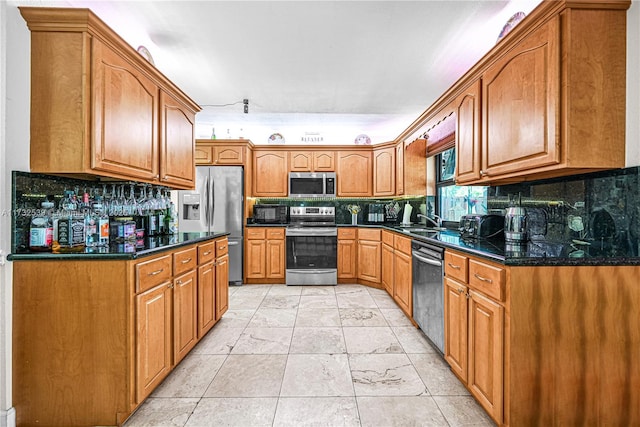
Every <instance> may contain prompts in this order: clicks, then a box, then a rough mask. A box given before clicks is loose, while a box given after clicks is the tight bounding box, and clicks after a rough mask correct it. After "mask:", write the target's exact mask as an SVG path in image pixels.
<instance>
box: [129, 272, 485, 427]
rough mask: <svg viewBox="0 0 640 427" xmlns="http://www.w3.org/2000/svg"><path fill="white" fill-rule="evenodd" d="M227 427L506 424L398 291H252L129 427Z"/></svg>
mask: <svg viewBox="0 0 640 427" xmlns="http://www.w3.org/2000/svg"><path fill="white" fill-rule="evenodd" d="M227 425H229V426H243V427H245V426H403V427H404V426H492V425H494V424H493V423H492V421H491V420H490V418H489V417H488V416H487V415H486V413H485V412H484V411H483V410H482V409H481V407H480V406H479V405H478V404H477V403H476V402H475V400H474V399H473V398H472V397H471V396H469V393H468V392H467V391H466V389H465V388H464V387H463V386H462V385H461V384H460V382H459V381H458V380H457V379H456V378H455V377H454V375H453V374H452V373H451V372H450V371H449V367H448V365H447V364H446V363H445V362H444V360H443V359H442V358H441V356H440V355H439V354H437V353H436V352H435V350H434V349H433V348H432V347H431V346H430V344H429V343H428V342H427V341H426V340H425V338H424V337H423V335H422V333H421V332H420V331H419V330H418V329H416V328H414V327H413V326H412V325H411V323H410V322H409V321H408V319H407V318H406V317H405V316H404V314H403V313H402V311H400V309H399V308H398V307H397V306H396V304H395V303H394V301H393V300H392V299H391V298H390V297H389V296H388V295H387V294H386V292H384V291H381V290H378V289H372V288H368V287H365V286H361V285H338V286H296V287H292V286H284V285H245V286H239V287H232V288H231V289H230V296H229V311H227V313H226V314H225V315H224V317H223V318H222V320H220V322H218V324H217V325H216V326H215V327H214V328H213V330H211V332H210V333H209V334H208V335H207V336H206V337H204V339H203V340H202V341H201V342H200V343H199V344H198V345H197V346H196V347H195V349H194V350H193V351H192V352H191V353H190V354H189V355H188V356H187V357H186V358H185V359H184V360H183V361H182V362H181V363H180V365H178V366H177V367H176V369H175V370H174V371H173V372H172V373H171V375H169V377H167V379H166V380H165V381H164V382H163V383H162V384H161V385H160V386H159V387H158V388H157V389H156V390H155V391H154V392H153V394H152V395H151V396H150V397H149V398H148V399H147V400H146V402H145V403H144V404H143V405H142V406H141V407H140V408H139V409H138V411H137V412H136V413H135V414H134V415H133V416H132V417H131V418H130V419H129V420H128V422H127V423H126V424H125V426H126V427H134V426H187V427H193V426H227Z"/></svg>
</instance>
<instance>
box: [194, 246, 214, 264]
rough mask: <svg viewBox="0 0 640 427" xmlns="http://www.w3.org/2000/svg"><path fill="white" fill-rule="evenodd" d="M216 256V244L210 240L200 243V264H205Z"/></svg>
mask: <svg viewBox="0 0 640 427" xmlns="http://www.w3.org/2000/svg"><path fill="white" fill-rule="evenodd" d="M215 257H216V244H215V242H209V243H205V244H202V245H198V264H204V263H206V262H209V261H211V260H212V259H214V258H215Z"/></svg>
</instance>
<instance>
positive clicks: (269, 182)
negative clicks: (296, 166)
mask: <svg viewBox="0 0 640 427" xmlns="http://www.w3.org/2000/svg"><path fill="white" fill-rule="evenodd" d="M288 176H289V174H288V156H287V153H286V152H285V151H257V150H255V151H254V152H253V195H254V196H255V197H287V195H288V194H289V183H288V181H289V178H288Z"/></svg>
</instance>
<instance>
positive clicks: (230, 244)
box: [229, 241, 240, 246]
mask: <svg viewBox="0 0 640 427" xmlns="http://www.w3.org/2000/svg"><path fill="white" fill-rule="evenodd" d="M239 244H240V242H232V241H229V246H237V245H239Z"/></svg>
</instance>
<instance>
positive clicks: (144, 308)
mask: <svg viewBox="0 0 640 427" xmlns="http://www.w3.org/2000/svg"><path fill="white" fill-rule="evenodd" d="M214 239H215V240H214ZM208 240H213V242H216V243H222V245H223V246H224V245H226V241H227V239H226V237H219V238H215V237H212V238H211V239H208ZM207 242H208V241H207V239H205V238H203V239H202V242H201V243H194V244H191V245H189V244H186V245H181V246H180V247H179V248H176V249H173V248H171V247H169V248H167V249H165V250H157V251H156V252H154V253H153V254H150V255H149V256H145V257H141V258H133V259H131V258H121V259H114V258H107V259H100V258H99V255H95V256H89V257H87V258H86V259H82V255H70V257H69V258H67V259H65V258H64V257H62V258H54V257H51V256H49V257H47V254H44V255H42V256H39V255H34V256H33V257H34V259H32V260H28V259H27V258H22V259H19V260H16V261H14V263H13V270H14V271H13V280H14V299H13V303H14V311H13V313H14V316H13V326H14V334H13V349H14V351H13V404H14V406H15V408H16V416H17V420H16V421H17V424H18V425H36V424H37V425H65V426H77V425H120V424H122V423H123V422H124V421H125V420H126V418H127V417H128V416H129V415H130V414H131V413H132V412H133V411H134V410H135V408H137V407H138V406H139V405H140V404H141V403H142V402H143V401H144V399H145V398H146V397H147V396H148V395H149V394H150V393H151V392H152V391H153V389H154V388H155V387H156V386H157V385H158V384H159V383H160V382H161V381H162V380H163V379H164V378H165V377H166V375H168V373H169V372H170V371H171V370H172V369H173V368H174V367H175V366H176V364H177V363H178V362H179V360H180V359H181V358H182V357H184V355H185V354H186V353H187V352H188V350H189V349H191V348H192V347H193V345H195V343H196V342H197V340H198V339H200V338H201V337H202V336H198V335H197V332H196V331H197V319H198V318H199V306H198V304H197V301H199V300H201V299H204V298H205V296H206V295H207V293H206V292H201V291H202V290H203V289H204V288H201V287H200V283H199V281H198V279H197V277H198V276H197V274H196V271H197V268H198V261H197V260H196V259H197V258H194V257H195V255H196V253H197V249H198V245H206V244H207ZM205 252H206V251H205ZM49 255H50V254H49ZM225 256H226V255H223V256H222V257H221V258H222V259H223V260H224V257H225ZM25 257H26V256H25ZM107 257H108V255H107ZM205 264H206V263H205ZM203 265H204V264H203ZM225 271H226V270H225V269H224V267H223V268H222V269H221V270H220V272H221V273H220V274H219V275H218V276H217V280H220V281H224V282H225V283H220V286H218V283H216V284H214V288H215V289H216V290H217V292H218V293H220V292H222V291H221V289H228V288H227V286H228V278H227V277H226V276H225V274H224V272H225ZM211 303H213V301H211ZM215 320H216V321H217V320H218V319H215Z"/></svg>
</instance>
